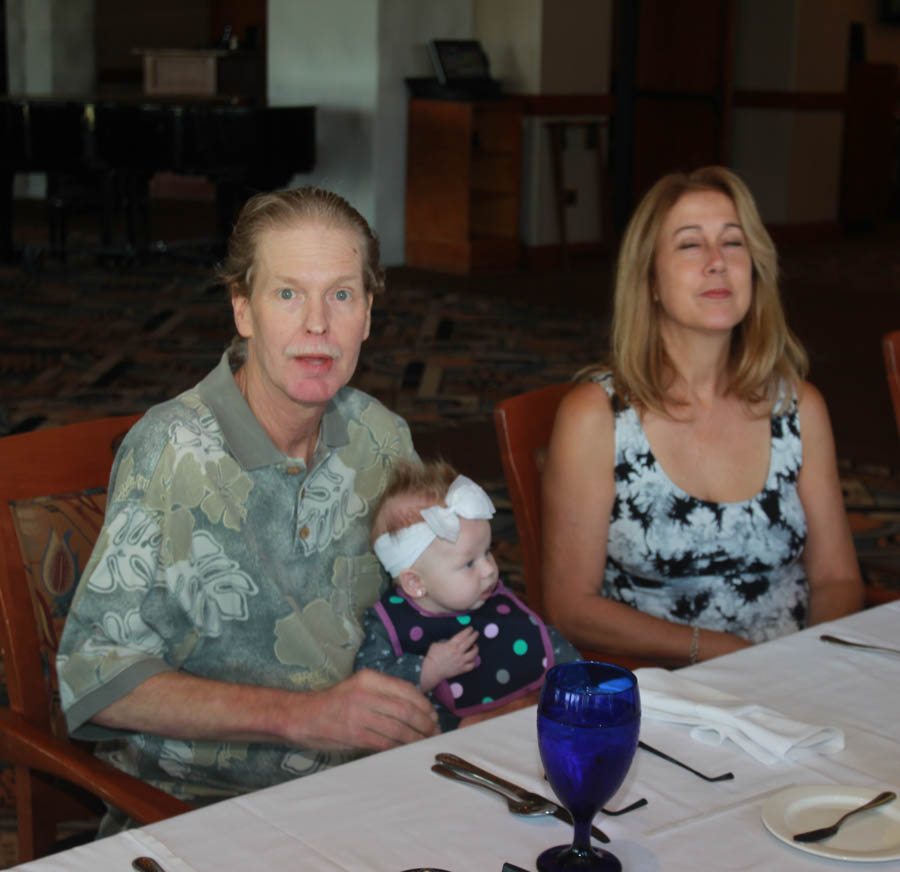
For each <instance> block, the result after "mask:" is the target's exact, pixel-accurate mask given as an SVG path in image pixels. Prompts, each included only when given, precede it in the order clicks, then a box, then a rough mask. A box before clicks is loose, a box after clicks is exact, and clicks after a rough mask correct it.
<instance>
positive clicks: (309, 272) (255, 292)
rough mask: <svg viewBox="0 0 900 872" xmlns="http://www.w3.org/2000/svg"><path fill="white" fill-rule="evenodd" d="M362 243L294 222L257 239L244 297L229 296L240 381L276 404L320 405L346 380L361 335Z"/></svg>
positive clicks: (366, 319) (367, 298)
mask: <svg viewBox="0 0 900 872" xmlns="http://www.w3.org/2000/svg"><path fill="white" fill-rule="evenodd" d="M362 256H363V241H362V239H361V238H360V236H359V234H358V233H357V232H356V231H355V230H353V229H350V228H346V227H336V226H334V225H330V224H322V223H320V222H318V221H316V220H302V221H298V222H297V223H296V224H293V225H290V226H288V227H286V228H280V229H269V230H264V231H263V232H262V233H261V234H260V236H259V239H258V240H257V247H256V259H255V269H254V272H253V286H252V288H251V293H250V297H249V298H247V297H234V298H233V299H232V305H233V307H234V319H235V324H236V325H237V329H238V332H239V333H240V335H241V336H244V337H246V338H248V339H249V343H248V359H247V367H248V378H250V379H252V380H253V382H255V383H257V384H261V385H262V387H263V388H264V389H265V390H266V392H267V393H268V394H269V396H270V398H272V399H275V401H276V402H279V403H281V402H285V401H286V402H288V403H291V402H293V403H305V404H313V405H324V404H326V403H327V402H328V401H329V400H331V398H332V397H334V395H335V394H336V393H337V392H338V391H339V390H340V389H341V388H342V387H343V386H344V385H345V384H347V382H348V381H349V380H350V378H351V376H352V375H353V372H354V370H355V369H356V362H357V359H358V358H359V351H360V348H361V346H362V343H363V341H364V340H365V339H366V338H367V337H368V335H369V325H370V315H371V308H372V297H371V294H369V293H367V292H366V290H365V284H364V280H363V269H362Z"/></svg>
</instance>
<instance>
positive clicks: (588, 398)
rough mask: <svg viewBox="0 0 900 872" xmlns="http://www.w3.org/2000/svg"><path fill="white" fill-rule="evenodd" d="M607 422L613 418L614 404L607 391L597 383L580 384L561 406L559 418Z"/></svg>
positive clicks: (569, 393) (562, 401)
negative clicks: (590, 419)
mask: <svg viewBox="0 0 900 872" xmlns="http://www.w3.org/2000/svg"><path fill="white" fill-rule="evenodd" d="M585 416H587V417H590V418H592V419H594V420H595V421H596V420H601V421H602V420H606V419H608V418H610V417H611V416H612V402H611V401H610V398H609V394H607V393H606V389H605V388H604V387H603V386H602V385H599V384H597V383H596V382H592V381H586V382H578V384H576V385H575V386H574V387H573V388H572V390H570V391H569V392H568V393H567V394H566V395H565V397H563V399H562V400H561V402H560V404H559V412H558V413H557V418H562V419H568V418H578V419H581V418H584V417H585Z"/></svg>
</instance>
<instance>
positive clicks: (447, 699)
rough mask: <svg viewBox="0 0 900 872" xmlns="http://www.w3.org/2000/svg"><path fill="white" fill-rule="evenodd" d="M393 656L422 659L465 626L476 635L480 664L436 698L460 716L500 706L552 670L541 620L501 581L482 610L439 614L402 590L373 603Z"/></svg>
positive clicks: (549, 647)
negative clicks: (432, 645)
mask: <svg viewBox="0 0 900 872" xmlns="http://www.w3.org/2000/svg"><path fill="white" fill-rule="evenodd" d="M375 612H376V614H377V615H378V617H379V618H381V621H382V623H383V624H384V626H385V628H386V629H387V632H388V636H389V637H390V640H391V644H392V645H393V647H394V653H395V654H396V655H397V656H398V657H399V656H400V655H401V654H418V655H420V656H423V657H424V656H425V654H426V653H427V652H428V648H429V646H430V645H431V643H432V642H443V641H446V640H447V639H449V638H450V637H451V636H455V635H456V634H457V633H458V632H459V631H460V630H462V629H464V628H465V627H474V628H475V629H476V630H477V631H478V639H477V641H476V644H477V645H478V665H477V666H476V667H475V669H473V670H472V671H471V672H465V673H463V674H462V675H457V676H454V677H453V678H450V679H448V680H446V681H442V682H441V683H440V684H439V685H438V686H437V687H436V688H435V689H434V691H433V693H434V696H435V698H436V699H437V700H438V701H439V702H440V703H442V704H443V705H444V706H446V707H447V708H448V709H449V710H450V711H451V712H453V713H454V714H455V715H457V716H459V717H464V716H465V715H470V714H475V713H476V712H481V711H487V710H488V709H492V708H498V707H499V706H501V705H504V704H505V703H508V702H510V701H511V700H513V699H516V698H517V697H520V696H524V695H525V694H526V693H529V692H530V691H532V690H536V689H537V688H539V687H540V686H541V683H542V682H543V679H544V674H545V673H546V672H547V670H548V669H549V668H550V667H551V666H553V646H552V644H551V642H550V637H549V635H548V633H547V628H546V626H545V625H544V623H543V621H541V619H540V618H538V616H537V615H535V614H534V612H532V611H531V610H530V609H529V608H528V607H527V606H526V605H525V604H524V603H523V602H521V600H519V599H518V598H517V597H516V596H515V595H514V594H513V593H512V592H511V591H509V590H507V588H505V587H504V586H503V584H502V582H501V583H498V584H497V588H496V590H495V591H494V593H493V594H492V595H491V596H490V597H489V598H488V599H487V600H486V601H485V603H484V605H483V606H482V607H481V608H480V609H475V610H474V611H471V612H457V613H443V614H439V615H433V614H429V613H428V612H423V611H421V610H420V609H419V608H418V606H417V605H416V603H415V602H414V601H413V600H411V599H409V598H408V597H407V596H406V595H405V594H404V593H403V592H402V591H401V590H399V589H398V588H395V589H393V590H390V591H388V592H387V593H386V594H384V596H382V598H381V599H380V600H379V601H378V602H377V603H376V604H375Z"/></svg>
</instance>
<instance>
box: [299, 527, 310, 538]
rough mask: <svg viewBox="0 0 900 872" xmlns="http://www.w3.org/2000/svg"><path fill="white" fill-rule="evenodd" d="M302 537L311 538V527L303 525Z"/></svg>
mask: <svg viewBox="0 0 900 872" xmlns="http://www.w3.org/2000/svg"><path fill="white" fill-rule="evenodd" d="M300 538H301V539H308V538H309V527H307V526H303V527H301V528H300Z"/></svg>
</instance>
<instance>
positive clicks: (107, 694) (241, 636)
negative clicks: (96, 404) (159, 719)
mask: <svg viewBox="0 0 900 872" xmlns="http://www.w3.org/2000/svg"><path fill="white" fill-rule="evenodd" d="M412 456H415V455H414V451H413V447H412V440H411V438H410V434H409V429H408V427H407V425H406V423H405V422H404V421H403V420H402V419H401V418H399V417H397V416H396V415H394V414H393V413H391V412H389V411H388V410H387V409H386V408H385V407H384V406H382V405H381V404H380V403H379V402H378V401H377V400H375V399H373V398H372V397H370V396H368V395H366V394H364V393H362V392H360V391H357V390H355V389H352V388H343V389H342V390H341V391H339V393H338V394H337V396H336V397H335V398H334V399H333V400H332V401H331V403H330V404H329V406H328V408H327V410H326V412H325V415H324V417H323V419H322V424H321V428H320V434H319V441H318V444H317V446H316V449H315V452H314V455H313V460H312V464H311V466H310V468H309V469H307V468H306V464H305V462H304V461H303V460H298V459H293V458H289V457H285V456H284V455H282V454H281V453H280V452H279V451H278V450H277V449H276V448H275V446H274V445H273V444H272V442H271V440H270V439H269V437H268V436H267V435H266V433H265V432H264V431H263V429H262V428H261V426H260V425H259V423H258V422H257V420H256V418H255V417H254V415H253V413H252V412H251V411H250V408H249V406H247V404H246V402H245V401H244V398H243V396H242V395H241V393H240V391H239V390H238V388H237V384H236V383H235V380H234V378H233V376H232V373H231V367H230V365H229V362H228V357H227V354H226V355H223V358H222V361H221V362H220V363H219V366H218V367H217V368H216V369H215V370H213V371H212V372H211V373H210V374H209V375H208V376H207V377H206V378H205V379H204V380H203V381H202V382H200V384H198V385H197V386H196V387H194V388H192V389H191V390H188V391H186V392H185V393H183V394H181V395H180V396H178V397H176V398H175V399H173V400H170V401H168V402H165V403H162V404H160V405H158V406H154V407H153V408H152V409H150V410H149V411H148V412H147V414H146V415H145V416H144V417H143V418H142V419H141V420H140V421H139V422H138V423H137V424H136V425H135V426H134V428H133V429H132V430H131V432H130V433H129V434H128V435H127V436H126V438H125V440H124V441H123V443H122V445H121V447H120V449H119V451H118V454H117V456H116V460H115V463H114V465H113V469H112V473H111V476H110V490H109V498H108V506H107V511H106V520H105V523H104V526H103V529H102V531H101V533H100V536H99V539H98V541H97V544H96V547H95V549H94V552H93V554H92V555H91V558H90V560H89V562H88V564H87V566H86V567H85V571H84V574H83V577H82V580H81V583H80V585H79V588H78V591H77V593H76V596H75V601H74V603H73V606H72V610H71V612H70V614H69V618H68V620H67V622H66V627H65V631H64V634H63V637H62V640H61V644H60V650H59V657H58V660H57V668H58V672H59V678H60V692H61V696H62V704H63V709H64V711H65V713H66V718H67V722H68V726H69V730H70V732H71V733H72V734H73V735H74V736H76V737H78V738H82V739H90V740H104V741H101V747H102V748H104V755H105V756H106V757H107V758H108V759H110V761H111V762H112V763H114V765H116V766H118V767H119V768H121V769H124V770H125V771H127V772H130V773H131V774H133V775H136V776H138V777H139V778H141V779H143V780H145V781H148V782H150V783H152V784H155V785H156V786H158V787H160V788H162V789H163V790H166V791H168V792H169V793H173V794H175V795H176V796H180V797H182V798H184V799H186V800H188V801H191V802H195V803H197V804H203V803H206V802H210V801H213V800H216V799H220V798H223V797H226V796H232V795H235V794H237V793H242V792H245V791H248V790H254V789H257V788H260V787H265V786H268V785H271V784H275V783H277V782H280V781H285V780H287V779H290V778H294V777H297V776H299V775H305V774H308V773H311V772H315V771H317V770H319V769H322V768H324V767H326V766H330V765H333V764H335V763H337V762H343V760H346V759H347V758H348V755H346V754H343V755H340V754H335V753H325V752H320V751H313V750H305V749H302V748H288V747H285V746H281V745H270V744H262V743H246V742H215V741H178V740H174V739H165V738H162V737H160V736H155V735H145V734H138V733H128V732H124V731H115V730H110V729H107V728H104V727H101V726H99V725H97V724H94V723H91V722H90V719H91V718H92V717H93V716H94V715H95V714H96V713H97V712H98V711H100V710H102V709H103V708H105V707H106V706H108V705H110V704H111V703H112V702H114V701H115V700H117V699H119V698H121V697H122V696H124V695H125V694H127V693H128V692H129V691H131V690H132V689H133V688H134V687H136V686H137V685H138V684H140V683H141V682H143V681H145V680H146V679H148V678H150V677H151V676H153V675H155V674H157V673H160V672H164V671H167V670H185V671H186V672H190V673H192V674H194V675H198V676H204V677H209V678H215V679H218V680H224V681H232V682H237V683H244V684H253V685H258V686H267V687H280V688H287V689H293V690H298V691H303V690H315V689H320V688H324V687H328V686H330V685H333V684H334V683H336V682H338V681H340V680H341V679H343V678H346V677H347V676H348V675H350V673H351V672H352V671H353V659H354V655H355V654H356V650H357V648H358V647H359V644H360V642H361V640H362V629H361V618H362V615H363V612H364V611H365V610H366V608H368V607H369V606H370V605H372V604H373V603H374V602H375V601H376V600H377V599H378V597H379V595H380V594H381V592H382V591H383V590H384V588H385V586H386V577H385V576H384V575H383V572H382V570H381V568H380V566H379V563H378V561H377V559H376V558H375V556H374V554H373V553H372V550H371V548H370V545H369V527H370V521H371V517H370V515H371V513H372V511H373V509H374V506H375V503H376V501H377V499H378V497H379V495H380V494H381V491H382V490H383V488H384V484H385V481H386V478H387V473H388V472H389V470H390V468H391V466H392V465H393V464H394V463H395V462H396V461H397V460H398V458H407V457H412Z"/></svg>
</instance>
